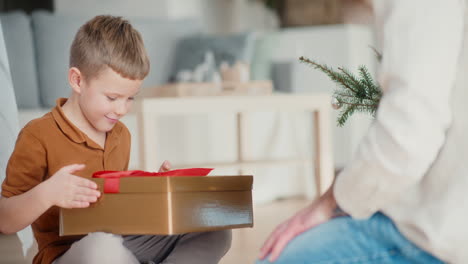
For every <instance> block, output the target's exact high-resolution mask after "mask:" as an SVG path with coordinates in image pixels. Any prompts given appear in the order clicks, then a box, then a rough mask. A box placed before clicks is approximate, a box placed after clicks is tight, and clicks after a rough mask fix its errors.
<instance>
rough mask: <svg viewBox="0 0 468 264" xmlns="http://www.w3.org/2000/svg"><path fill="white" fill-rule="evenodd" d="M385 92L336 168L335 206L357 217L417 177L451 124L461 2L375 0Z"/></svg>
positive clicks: (377, 207)
mask: <svg viewBox="0 0 468 264" xmlns="http://www.w3.org/2000/svg"><path fill="white" fill-rule="evenodd" d="M374 11H375V15H376V22H377V25H376V26H377V39H378V41H380V46H381V51H382V54H383V58H382V61H381V65H380V68H379V78H378V80H379V83H380V85H381V87H382V89H383V91H384V95H383V97H382V99H381V102H380V105H379V109H378V111H377V117H376V120H375V121H374V122H373V124H372V125H371V127H370V129H369V131H368V133H367V135H366V136H365V137H364V139H363V141H362V142H361V144H360V145H359V147H358V150H357V152H356V155H355V156H354V158H353V159H352V161H351V162H350V164H349V165H348V166H347V167H345V169H344V170H343V171H342V173H340V175H338V177H337V180H336V182H335V185H334V194H335V198H336V200H337V203H338V205H339V206H340V207H341V208H342V209H343V210H344V211H346V212H347V213H349V214H350V215H351V216H353V217H355V218H366V217H369V216H370V215H372V214H373V213H375V212H376V211H378V210H380V209H382V207H383V206H385V205H386V204H388V203H391V202H392V200H393V199H394V198H396V197H398V195H399V194H401V193H402V192H404V191H405V189H406V188H408V187H410V186H412V185H415V184H418V182H419V181H420V180H421V179H422V178H423V176H424V174H425V173H426V171H427V170H428V169H429V167H430V166H431V164H432V163H433V161H434V160H435V159H436V157H437V154H438V152H439V151H440V149H441V147H442V145H443V144H444V142H445V133H446V131H447V129H448V128H449V127H450V124H451V110H450V95H451V90H452V87H453V86H454V83H455V75H456V67H457V61H458V56H459V53H460V50H461V42H462V34H463V14H464V1H460V0H446V1H439V0H412V1H408V0H375V1H374Z"/></svg>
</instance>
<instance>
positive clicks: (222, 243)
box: [210, 230, 232, 255]
mask: <svg viewBox="0 0 468 264" xmlns="http://www.w3.org/2000/svg"><path fill="white" fill-rule="evenodd" d="M210 236H211V237H212V242H213V245H214V247H215V248H216V249H218V250H219V252H221V253H222V254H223V255H224V254H226V253H227V252H228V250H229V249H230V248H231V243H232V231H231V230H221V231H213V232H210Z"/></svg>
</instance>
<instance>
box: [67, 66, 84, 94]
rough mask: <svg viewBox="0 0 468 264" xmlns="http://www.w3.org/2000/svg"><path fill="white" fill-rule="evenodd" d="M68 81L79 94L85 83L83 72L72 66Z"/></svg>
mask: <svg viewBox="0 0 468 264" xmlns="http://www.w3.org/2000/svg"><path fill="white" fill-rule="evenodd" d="M68 83H69V84H70V86H71V88H72V89H73V91H74V92H76V93H78V94H80V93H81V87H82V85H83V75H82V74H81V72H80V70H79V69H78V68H76V67H71V68H70V69H69V70H68Z"/></svg>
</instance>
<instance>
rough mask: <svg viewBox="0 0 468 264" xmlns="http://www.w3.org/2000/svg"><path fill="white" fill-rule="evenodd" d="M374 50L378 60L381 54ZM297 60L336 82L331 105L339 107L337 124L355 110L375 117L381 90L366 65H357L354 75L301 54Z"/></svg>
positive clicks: (340, 124) (345, 119)
mask: <svg viewBox="0 0 468 264" xmlns="http://www.w3.org/2000/svg"><path fill="white" fill-rule="evenodd" d="M374 51H375V52H376V54H377V57H378V59H379V60H380V58H381V55H380V54H379V53H378V52H377V51H376V50H374ZM299 60H300V61H301V62H303V63H306V64H308V65H310V66H312V67H313V68H315V69H317V70H320V71H321V72H323V73H325V74H327V75H328V77H330V79H331V80H332V81H334V82H335V83H336V84H338V87H337V88H336V89H335V91H334V93H333V100H334V103H333V105H334V107H335V108H336V109H340V114H339V116H338V119H337V123H338V126H343V125H344V124H345V123H346V121H347V120H348V118H349V117H350V116H351V115H353V114H354V113H355V112H365V113H369V114H371V115H372V116H373V117H375V114H376V112H377V107H378V106H379V102H380V98H381V97H382V90H381V89H380V86H379V85H378V84H377V83H376V82H375V81H374V79H373V78H372V76H371V75H370V73H369V70H368V69H367V68H366V66H359V68H358V74H359V75H358V77H356V76H355V75H354V74H353V73H352V72H350V71H349V70H347V69H345V68H342V67H339V68H338V70H337V71H336V70H334V69H333V68H331V67H329V66H327V65H325V64H320V63H317V62H315V61H312V60H310V59H308V58H305V57H303V56H302V57H300V58H299Z"/></svg>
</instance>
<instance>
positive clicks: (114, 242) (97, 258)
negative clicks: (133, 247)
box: [77, 232, 138, 263]
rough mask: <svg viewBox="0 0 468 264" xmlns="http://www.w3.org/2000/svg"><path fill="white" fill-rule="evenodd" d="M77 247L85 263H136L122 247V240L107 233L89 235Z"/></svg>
mask: <svg viewBox="0 0 468 264" xmlns="http://www.w3.org/2000/svg"><path fill="white" fill-rule="evenodd" d="M78 243H80V245H77V246H79V247H81V250H79V251H80V252H81V254H82V256H81V258H83V260H84V261H85V263H138V262H134V260H135V261H136V259H135V257H134V256H133V254H132V253H131V252H130V250H128V249H127V248H126V247H125V246H124V245H123V238H122V237H121V236H119V235H114V234H109V233H102V232H97V233H91V234H89V235H87V236H86V237H84V238H82V239H81V240H80V241H79V242H78Z"/></svg>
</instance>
